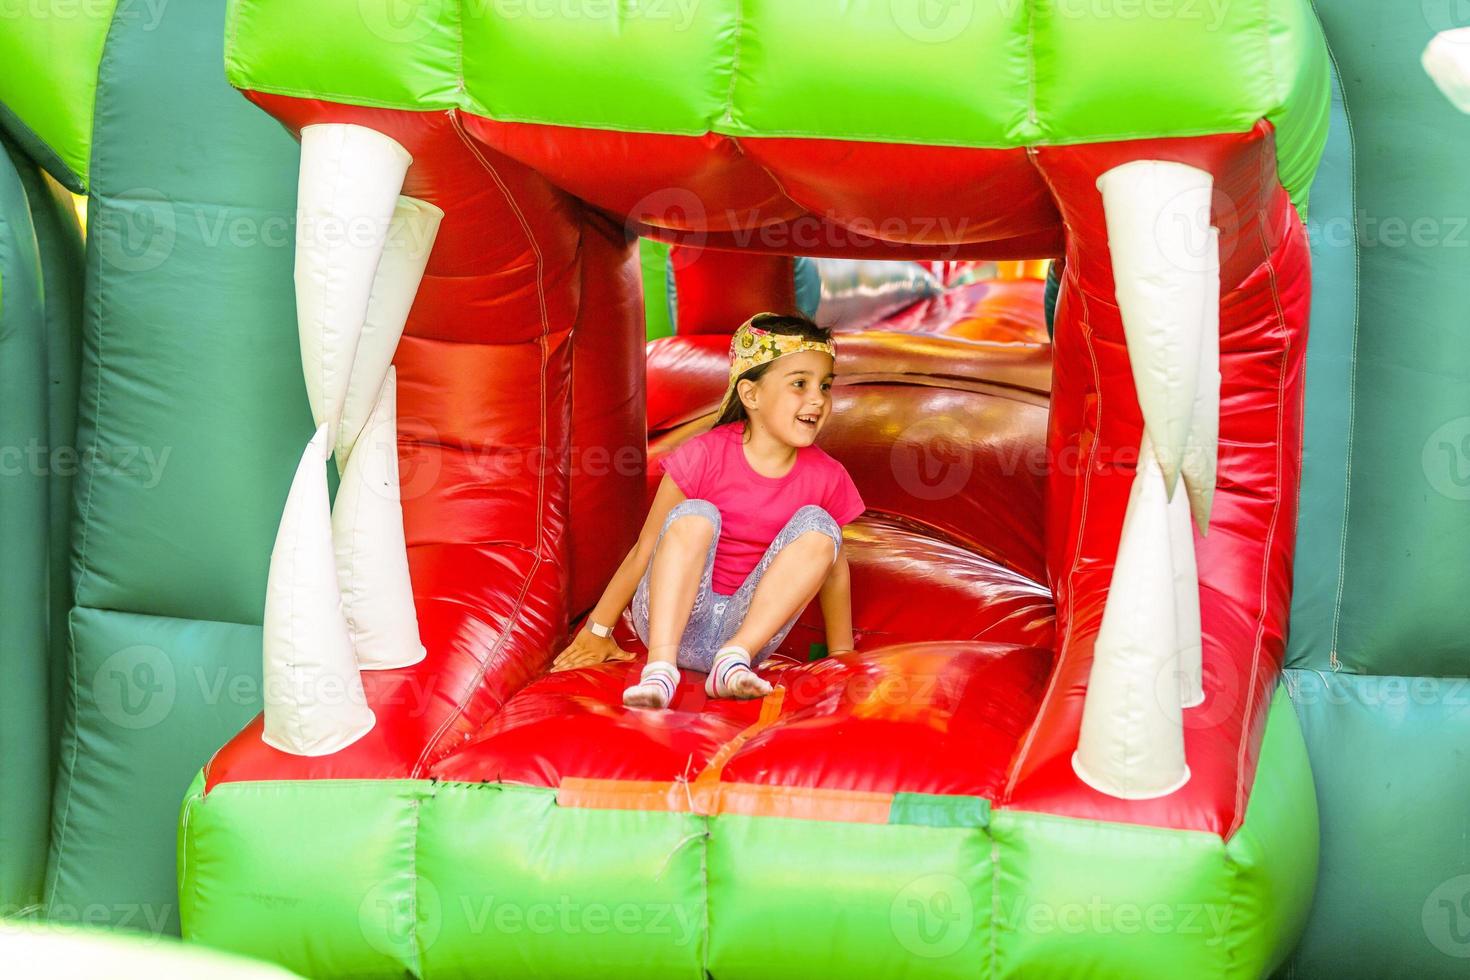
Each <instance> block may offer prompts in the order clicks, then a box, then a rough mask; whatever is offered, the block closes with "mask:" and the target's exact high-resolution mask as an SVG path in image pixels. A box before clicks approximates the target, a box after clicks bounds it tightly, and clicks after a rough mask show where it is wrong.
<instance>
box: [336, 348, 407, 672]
mask: <svg viewBox="0 0 1470 980" xmlns="http://www.w3.org/2000/svg"><path fill="white" fill-rule="evenodd" d="M397 382H398V372H397V371H396V370H394V369H393V368H392V367H390V368H388V376H387V377H386V378H384V379H383V383H382V385H381V387H380V388H379V394H378V399H377V404H376V405H375V406H374V407H373V413H372V415H371V416H370V417H369V418H368V423H367V426H366V427H365V428H364V429H363V431H362V436H361V437H360V438H359V439H358V440H357V448H356V449H355V450H354V451H353V453H352V455H351V456H350V457H349V458H348V460H347V471H346V472H345V473H343V474H342V485H341V486H340V487H338V488H337V501H336V504H335V505H334V506H333V507H332V538H333V540H334V541H335V543H336V551H337V578H338V581H339V582H341V584H342V600H343V604H342V608H343V611H344V612H345V613H346V615H347V623H348V626H349V627H350V629H351V630H352V640H353V645H354V646H355V648H356V650H357V663H358V665H359V666H360V667H362V669H363V670H391V669H393V668H395V667H407V666H409V665H411V664H416V663H418V662H419V661H420V660H423V659H424V646H423V644H422V643H421V642H419V620H418V613H417V612H416V610H415V609H414V604H413V584H412V582H411V581H410V580H409V576H408V549H407V547H406V545H405V543H404V536H403V506H402V503H401V501H400V500H399V497H398V493H399V487H398V412H397V408H396V405H397V396H396V391H397V388H396V386H397Z"/></svg>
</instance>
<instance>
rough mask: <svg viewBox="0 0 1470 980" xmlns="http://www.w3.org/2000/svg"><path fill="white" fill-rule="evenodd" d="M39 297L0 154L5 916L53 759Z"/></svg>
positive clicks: (26, 895) (16, 186)
mask: <svg viewBox="0 0 1470 980" xmlns="http://www.w3.org/2000/svg"><path fill="white" fill-rule="evenodd" d="M26 165H27V164H26V163H25V162H24V161H21V166H23V167H24V166H26ZM42 296H43V285H42V270H41V257H40V252H39V249H38V247H37V243H36V228H35V225H34V223H33V222H32V220H31V205H30V203H29V201H28V200H27V195H26V191H25V186H24V185H23V184H22V183H21V178H20V173H19V172H18V171H17V169H16V166H15V163H14V162H13V161H12V158H11V156H10V155H9V154H8V153H5V152H0V399H3V402H0V595H3V596H4V601H5V609H4V615H3V616H0V670H3V671H4V673H5V683H4V684H3V685H0V910H3V911H5V912H8V913H14V912H16V911H19V910H22V909H25V908H27V907H28V906H30V905H32V904H34V903H35V902H36V901H37V900H38V899H39V897H40V885H41V875H42V872H43V871H44V855H45V847H46V833H47V831H46V824H47V808H48V799H47V790H48V788H49V785H50V779H51V766H52V761H53V760H52V756H51V738H50V731H51V724H50V719H49V717H48V716H49V711H48V707H49V702H50V690H49V665H50V662H51V655H50V654H51V651H50V635H49V634H50V612H49V608H48V602H49V591H50V590H49V584H50V583H49V578H50V576H49V572H48V568H47V565H48V562H49V560H50V552H51V548H50V544H51V542H50V533H49V530H50V492H49V486H48V475H49V473H50V469H51V467H50V466H49V463H48V459H47V453H46V450H47V447H48V445H49V443H50V434H49V431H48V427H47V411H46V408H47V405H46V401H47V398H46V395H47V392H46V389H47V381H46V378H47V372H46V353H47V351H46V316H45V310H44V308H43V300H42Z"/></svg>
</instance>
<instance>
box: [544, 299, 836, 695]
mask: <svg viewBox="0 0 1470 980" xmlns="http://www.w3.org/2000/svg"><path fill="white" fill-rule="evenodd" d="M833 353H834V352H833V345H832V335H831V333H830V332H829V331H827V330H824V329H822V328H821V327H818V326H817V325H816V324H815V323H813V322H812V321H811V320H809V319H807V318H806V317H802V316H780V315H777V314H774V313H760V314H757V315H756V316H753V317H751V318H750V319H749V320H747V321H745V323H743V324H741V326H740V329H738V330H736V331H735V336H734V337H733V338H732V339H731V341H730V382H729V385H728V386H727V387H726V389H725V396H724V398H723V399H722V400H721V402H720V410H719V414H718V416H717V417H716V420H715V424H714V425H713V426H712V427H711V428H710V430H709V431H708V432H705V433H702V434H701V435H698V436H696V437H694V438H693V439H690V440H689V441H688V442H686V443H684V444H683V445H682V446H680V447H679V448H678V449H677V450H675V451H674V452H673V453H671V454H669V456H667V457H666V458H665V459H664V460H663V470H664V474H665V475H664V478H663V481H662V482H661V483H660V484H659V488H658V493H657V494H656V495H655V497H654V501H653V506H652V507H651V508H650V509H649V512H648V518H647V520H646V521H645V522H644V525H643V530H642V532H641V533H640V535H639V538H638V542H637V544H635V545H634V546H633V549H632V550H631V551H629V552H628V555H627V557H626V558H624V559H623V563H622V564H621V565H620V566H619V567H618V570H617V572H616V573H615V574H614V575H613V578H612V581H611V582H610V583H608V586H607V589H606V590H605V591H604V592H603V594H602V598H601V599H600V600H599V601H598V603H597V605H596V607H595V608H594V609H593V610H592V612H591V614H589V615H588V617H587V623H586V625H585V626H584V627H583V629H581V630H580V631H579V632H578V633H577V635H576V637H574V638H573V640H572V642H571V643H570V644H569V645H568V646H567V647H566V649H564V650H563V651H562V652H561V653H560V654H558V655H557V658H556V660H555V661H554V662H553V663H552V668H551V669H552V670H564V669H566V668H569V667H582V666H586V665H588V664H592V663H599V662H601V661H604V660H616V659H623V660H626V659H630V658H631V654H629V653H627V652H625V651H622V650H619V649H618V647H617V646H616V644H615V643H614V642H613V640H612V639H611V636H610V634H611V626H612V624H613V623H614V622H616V620H617V618H618V617H619V616H621V615H622V613H623V610H624V609H625V608H626V607H627V605H628V602H629V600H630V599H631V601H632V603H633V628H634V629H635V630H636V631H637V633H638V636H639V638H640V639H641V640H643V642H644V644H645V645H646V646H647V647H648V665H647V666H646V667H644V668H643V673H642V675H641V677H640V679H639V682H638V683H637V684H635V685H633V686H632V687H630V688H628V689H627V690H626V691H624V692H623V703H624V704H626V705H628V706H630V707H639V708H665V707H667V706H668V704H669V702H670V701H671V700H672V699H673V696H674V691H675V689H676V688H677V686H678V681H679V669H678V668H679V667H688V668H690V669H693V670H701V671H706V672H708V674H709V676H708V678H707V679H706V681H705V685H704V689H705V692H706V693H707V694H708V695H710V696H711V697H736V698H752V697H761V696H764V695H766V694H769V693H770V691H771V685H770V684H769V683H767V682H766V681H764V680H762V679H761V678H760V677H758V676H756V674H755V672H754V671H753V670H752V669H751V668H752V667H753V666H755V665H757V664H759V663H760V662H761V661H762V660H764V659H765V658H766V657H768V656H770V654H771V653H772V652H773V651H774V650H775V649H776V647H778V646H779V645H780V643H781V641H782V640H783V639H785V638H786V634H787V633H788V632H790V630H791V627H792V626H793V625H794V624H795V623H796V618H797V616H799V615H800V614H801V611H802V609H804V608H806V604H807V603H808V602H810V601H811V599H812V596H813V595H816V594H817V593H818V592H819V591H820V594H821V600H820V601H821V607H822V617H823V619H824V620H825V624H826V633H827V645H828V648H829V652H831V653H834V654H835V653H843V652H847V651H850V650H851V649H852V607H851V593H850V591H849V585H848V569H847V559H846V557H845V556H844V555H843V553H842V525H844V524H847V523H848V522H849V521H851V520H852V519H853V518H855V517H857V516H858V514H860V513H862V511H863V509H864V505H863V499H862V497H861V496H859V494H858V491H857V487H856V486H854V485H853V482H852V478H851V477H850V476H848V474H847V470H845V469H844V468H843V466H842V464H841V463H839V462H837V461H836V460H835V459H833V458H832V457H831V456H829V455H827V453H825V452H823V451H822V450H821V449H820V448H818V447H817V446H816V445H815V443H816V439H817V434H818V433H819V432H821V431H822V426H823V425H825V424H826V422H827V418H828V416H829V415H830V414H831V412H832V378H833V373H832V367H833V360H834V358H833ZM752 651H754V652H752Z"/></svg>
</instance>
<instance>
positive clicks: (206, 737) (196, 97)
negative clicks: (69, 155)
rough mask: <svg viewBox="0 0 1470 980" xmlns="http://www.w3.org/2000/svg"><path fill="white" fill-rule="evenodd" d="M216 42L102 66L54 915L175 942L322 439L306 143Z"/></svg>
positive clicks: (144, 36)
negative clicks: (310, 460) (290, 531)
mask: <svg viewBox="0 0 1470 980" xmlns="http://www.w3.org/2000/svg"><path fill="white" fill-rule="evenodd" d="M223 32H224V5H223V4H219V3H203V4H170V5H168V6H167V7H165V8H164V9H163V10H162V11H161V14H160V16H159V18H158V19H157V20H156V21H153V20H150V19H145V18H136V17H130V18H125V17H122V16H119V17H118V18H117V19H116V20H115V21H114V22H113V23H112V26H111V30H110V32H109V34H108V37H107V45H106V50H105V52H104V54H103V56H102V59H101V64H100V68H99V69H98V74H97V83H96V106H95V115H94V124H95V129H94V132H93V134H92V136H93V139H92V144H91V145H92V156H91V166H90V174H91V192H90V196H89V201H88V207H89V212H88V213H89V223H90V229H89V238H88V247H87V273H86V274H87V293H86V310H85V350H84V364H83V373H84V378H83V383H82V386H81V390H82V396H81V402H80V423H79V431H78V445H79V449H80V453H81V455H82V458H84V459H88V460H89V461H90V463H89V465H88V466H86V467H83V468H82V470H81V472H80V474H79V479H78V480H77V487H76V508H77V521H78V527H77V530H76V533H75V534H74V535H73V538H72V554H71V562H72V574H73V576H74V580H75V582H76V589H77V598H76V602H77V606H78V608H77V609H76V610H75V611H74V613H73V615H72V619H71V626H72V631H73V644H74V649H73V651H72V662H71V668H70V676H71V678H72V690H71V691H70V692H69V694H68V697H67V699H66V704H67V715H66V719H65V730H64V733H63V744H62V753H61V762H60V767H59V770H58V774H57V785H56V793H55V800H54V804H53V808H52V821H53V833H52V844H51V854H50V859H49V868H48V872H47V893H46V902H47V906H48V910H49V911H50V913H51V914H52V915H53V916H54V917H56V918H59V919H70V918H81V919H83V920H84V921H90V922H94V923H96V922H101V923H110V924H113V925H123V926H129V927H136V928H143V929H159V928H162V929H164V930H167V931H175V930H177V928H178V919H177V896H176V892H175V888H174V883H173V837H174V817H175V816H176V814H177V806H178V800H179V799H180V798H181V796H182V794H183V792H184V790H185V789H186V788H187V786H188V782H189V778H190V776H191V775H192V773H193V772H195V771H196V770H197V769H198V768H199V766H200V765H202V764H203V762H204V760H205V759H206V758H208V756H209V754H210V753H211V752H212V751H214V750H215V749H216V748H217V747H218V746H220V745H221V744H223V743H224V742H225V741H226V740H227V739H228V738H229V737H230V736H231V735H233V734H234V733H235V732H237V731H238V730H239V729H240V728H241V727H243V725H244V724H245V723H246V722H247V721H248V720H249V719H250V718H251V717H252V716H253V715H255V714H256V713H257V712H258V711H259V710H260V705H261V692H260V681H259V674H260V638H259V623H260V618H261V605H262V602H263V597H264V594H265V592H264V590H265V575H266V566H267V561H268V556H269V553H270V544H271V541H272V539H273V537H274V535H275V529H276V523H277V521H278V520H279V518H280V513H281V507H282V503H283V501H284V499H285V495H286V490H287V487H288V485H289V483H290V479H291V473H292V471H293V469H294V466H295V463H296V460H297V458H298V457H299V454H300V447H301V445H302V444H304V442H305V440H306V438H307V437H308V436H309V434H310V413H309V411H308V408H307V404H306V397H305V392H304V391H303V389H302V385H301V376H300V366H299V360H298V355H297V338H296V317H295V309H294V301H293V297H292V294H291V289H290V286H289V283H290V281H291V268H292V261H293V247H294V233H293V220H294V214H295V184H296V171H297V158H298V151H297V147H296V144H295V142H294V141H293V140H292V139H291V138H290V136H289V135H288V134H287V133H286V132H285V131H284V130H282V129H281V128H280V127H279V126H278V125H277V124H275V123H274V122H272V121H271V120H270V119H268V118H267V117H265V116H264V115H263V114H262V113H260V112H259V111H258V110H256V109H254V108H252V107H251V106H250V105H249V103H248V102H246V101H245V100H244V99H242V98H241V97H240V96H239V94H238V93H237V92H235V91H233V90H232V89H231V88H230V87H229V86H228V85H227V84H226V82H225V80H224V75H223V71H222V69H221V67H220V66H221V59H222V43H223V42H222V38H223ZM283 284H285V285H283ZM161 688H162V689H166V690H167V692H168V696H167V698H162V697H161V694H162V691H161V690H160V689H161ZM165 701H166V702H167V705H168V707H167V710H164V711H162V713H161V714H160V715H159V716H158V717H156V718H154V717H152V716H151V715H150V714H149V713H150V712H151V711H153V710H156V709H155V706H157V705H159V704H163V703H164V702H165ZM135 712H141V713H142V716H143V717H144V718H146V720H147V724H141V723H140V721H139V717H137V716H136V714H135Z"/></svg>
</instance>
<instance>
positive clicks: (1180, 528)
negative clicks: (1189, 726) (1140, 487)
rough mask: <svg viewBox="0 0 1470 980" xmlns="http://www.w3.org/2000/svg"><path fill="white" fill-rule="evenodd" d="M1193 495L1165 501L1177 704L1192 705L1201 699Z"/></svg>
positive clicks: (1177, 495)
mask: <svg viewBox="0 0 1470 980" xmlns="http://www.w3.org/2000/svg"><path fill="white" fill-rule="evenodd" d="M1192 501H1193V498H1191V497H1189V496H1188V495H1186V494H1182V493H1176V494H1175V495H1174V496H1173V498H1172V499H1171V500H1170V501H1169V555H1170V567H1171V568H1172V570H1173V572H1174V588H1173V593H1174V636H1175V642H1176V644H1177V647H1178V654H1177V655H1178V658H1179V668H1178V669H1179V703H1180V706H1181V707H1185V708H1193V707H1197V706H1198V705H1200V704H1202V703H1203V702H1204V700H1205V691H1204V686H1203V677H1202V675H1201V662H1200V654H1201V633H1200V619H1199V566H1198V564H1197V563H1196V561H1195V554H1194V522H1193V521H1192V520H1190V504H1191V503H1192Z"/></svg>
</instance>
